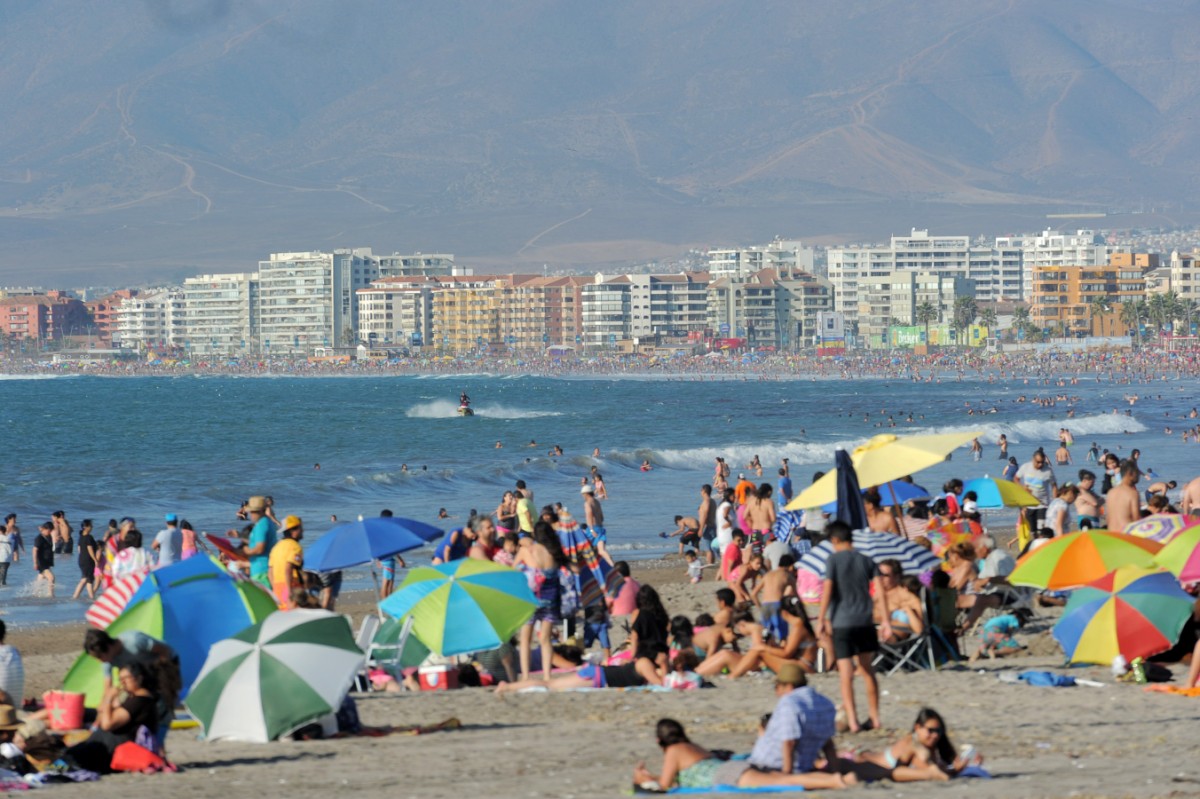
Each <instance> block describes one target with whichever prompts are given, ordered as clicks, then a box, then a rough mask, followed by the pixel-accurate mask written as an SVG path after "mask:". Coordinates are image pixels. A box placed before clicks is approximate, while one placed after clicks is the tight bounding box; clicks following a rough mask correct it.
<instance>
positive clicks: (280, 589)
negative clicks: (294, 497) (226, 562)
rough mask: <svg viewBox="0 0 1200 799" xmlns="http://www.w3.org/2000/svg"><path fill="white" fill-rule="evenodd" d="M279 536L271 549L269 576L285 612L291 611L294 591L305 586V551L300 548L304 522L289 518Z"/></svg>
mask: <svg viewBox="0 0 1200 799" xmlns="http://www.w3.org/2000/svg"><path fill="white" fill-rule="evenodd" d="M279 535H280V538H279V543H277V544H276V545H275V546H274V547H272V548H271V556H270V558H269V560H268V563H267V574H268V575H269V579H270V581H271V593H272V594H273V595H274V597H275V601H276V602H278V603H279V607H280V608H282V609H283V610H290V609H291V608H292V607H293V604H292V591H293V590H295V589H296V588H300V587H303V585H304V551H303V550H302V549H301V548H300V539H301V538H303V537H304V522H302V521H300V517H299V516H288V517H287V518H285V519H284V520H283V529H282V530H281V531H280V533H279Z"/></svg>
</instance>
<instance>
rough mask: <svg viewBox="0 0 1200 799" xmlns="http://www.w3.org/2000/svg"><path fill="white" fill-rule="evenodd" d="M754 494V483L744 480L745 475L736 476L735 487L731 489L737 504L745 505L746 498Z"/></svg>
mask: <svg viewBox="0 0 1200 799" xmlns="http://www.w3.org/2000/svg"><path fill="white" fill-rule="evenodd" d="M753 493H754V483H751V482H750V481H749V480H747V479H746V475H745V473H744V472H743V473H739V474H738V481H737V485H736V486H734V488H733V495H734V496H735V497H737V504H739V505H745V504H746V498H747V497H748V496H750V495H751V494H753Z"/></svg>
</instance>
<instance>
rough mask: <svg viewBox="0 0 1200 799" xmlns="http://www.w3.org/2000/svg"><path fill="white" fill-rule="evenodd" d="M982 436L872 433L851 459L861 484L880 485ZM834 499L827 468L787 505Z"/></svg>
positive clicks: (833, 485) (833, 473)
mask: <svg viewBox="0 0 1200 799" xmlns="http://www.w3.org/2000/svg"><path fill="white" fill-rule="evenodd" d="M980 435H982V431H978V430H976V431H972V432H967V433H939V434H935V435H925V436H905V437H901V436H896V435H892V434H890V433H885V434H883V435H878V436H875V437H874V438H872V439H870V440H868V441H867V442H866V443H864V444H861V445H859V446H858V447H855V448H854V452H852V453H850V460H851V461H852V462H853V463H854V470H855V471H856V472H858V484H859V485H861V486H864V487H866V486H878V485H883V484H884V483H887V482H889V481H891V480H897V479H899V478H901V477H904V476H905V475H909V474H913V473H914V472H919V471H921V470H922V469H928V468H929V467H930V466H936V465H937V464H939V463H941V462H942V461H944V460H946V456H947V455H949V454H950V453H951V452H953V451H954V450H956V449H958V448H959V447H961V446H963V445H964V444H967V443H969V442H970V441H971V440H972V439H974V438H977V437H979V436H980ZM836 500H837V470H830V471H828V472H826V473H825V475H824V476H823V477H822V478H821V479H820V480H818V481H817V482H815V483H813V484H812V485H811V486H809V487H808V488H806V489H804V490H803V491H801V492H800V493H799V494H798V495H796V498H795V499H793V500H792V501H791V502H789V503H788V505H787V510H805V509H808V508H819V507H821V506H822V505H825V504H827V503H829V502H835V501H836Z"/></svg>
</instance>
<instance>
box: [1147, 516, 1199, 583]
mask: <svg viewBox="0 0 1200 799" xmlns="http://www.w3.org/2000/svg"><path fill="white" fill-rule="evenodd" d="M1154 562H1155V563H1157V564H1158V565H1159V566H1162V567H1163V568H1164V569H1166V570H1167V571H1169V572H1171V574H1173V575H1175V576H1176V577H1178V578H1179V582H1181V583H1195V582H1200V525H1193V526H1191V527H1189V528H1187V529H1186V530H1180V531H1179V532H1178V533H1176V534H1175V535H1174V536H1173V537H1172V538H1171V541H1170V543H1168V544H1167V545H1166V546H1164V547H1163V548H1162V551H1161V552H1159V553H1158V554H1157V555H1156V556H1155V558H1154Z"/></svg>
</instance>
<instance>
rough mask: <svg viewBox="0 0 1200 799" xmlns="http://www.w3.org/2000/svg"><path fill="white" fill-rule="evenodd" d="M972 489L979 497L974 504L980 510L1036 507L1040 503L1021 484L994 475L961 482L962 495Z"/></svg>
mask: <svg viewBox="0 0 1200 799" xmlns="http://www.w3.org/2000/svg"><path fill="white" fill-rule="evenodd" d="M968 491H974V492H975V494H976V495H977V496H978V497H979V499H978V500H976V502H975V506H976V507H977V508H979V509H980V510H995V509H997V508H1036V507H1037V506H1038V505H1041V504H1042V503H1041V502H1039V501H1038V500H1037V499H1035V498H1034V496H1033V494H1030V493H1029V491H1028V490H1027V489H1026V488H1025V487H1024V486H1022V485H1018V484H1017V483H1014V482H1012V481H1011V480H997V479H996V478H994V477H976V478H975V479H974V480H968V481H967V482H966V483H964V484H963V491H962V492H963V495H966V493H967V492H968Z"/></svg>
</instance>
